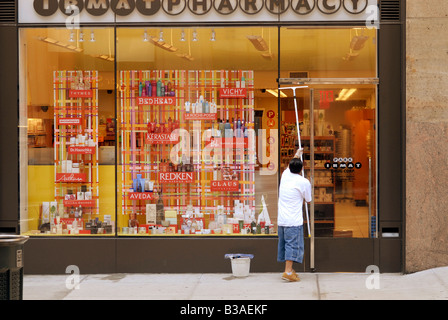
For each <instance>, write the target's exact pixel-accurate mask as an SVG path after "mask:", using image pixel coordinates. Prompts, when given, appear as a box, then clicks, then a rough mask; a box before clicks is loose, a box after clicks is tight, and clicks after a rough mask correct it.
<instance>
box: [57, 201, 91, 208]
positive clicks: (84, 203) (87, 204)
mask: <svg viewBox="0 0 448 320" xmlns="http://www.w3.org/2000/svg"><path fill="white" fill-rule="evenodd" d="M79 206H81V207H95V206H96V200H64V207H79Z"/></svg>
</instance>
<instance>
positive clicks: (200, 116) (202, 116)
mask: <svg viewBox="0 0 448 320" xmlns="http://www.w3.org/2000/svg"><path fill="white" fill-rule="evenodd" d="M216 119H218V114H216V113H184V120H216Z"/></svg>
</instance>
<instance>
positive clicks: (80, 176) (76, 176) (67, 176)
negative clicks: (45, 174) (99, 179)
mask: <svg viewBox="0 0 448 320" xmlns="http://www.w3.org/2000/svg"><path fill="white" fill-rule="evenodd" d="M55 182H86V174H85V173H56V181H55Z"/></svg>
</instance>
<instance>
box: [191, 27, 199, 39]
mask: <svg viewBox="0 0 448 320" xmlns="http://www.w3.org/2000/svg"><path fill="white" fill-rule="evenodd" d="M192 41H198V33H197V32H196V29H194V31H193V40H192Z"/></svg>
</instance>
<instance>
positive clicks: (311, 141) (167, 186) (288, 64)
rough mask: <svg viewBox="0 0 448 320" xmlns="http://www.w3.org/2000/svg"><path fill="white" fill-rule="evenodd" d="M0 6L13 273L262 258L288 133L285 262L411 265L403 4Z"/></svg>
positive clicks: (159, 268)
mask: <svg viewBox="0 0 448 320" xmlns="http://www.w3.org/2000/svg"><path fill="white" fill-rule="evenodd" d="M2 4H3V7H2V10H3V11H2V21H1V23H2V24H1V27H0V29H1V31H0V32H1V37H2V42H3V43H8V44H9V45H8V46H7V47H5V49H4V50H3V51H2V56H3V57H2V59H1V63H2V70H4V71H3V72H2V76H1V81H2V86H1V90H2V95H1V97H2V98H1V99H2V101H1V103H2V108H1V112H2V122H3V123H2V127H1V130H2V135H1V136H2V145H3V147H4V152H3V153H2V159H1V164H2V165H1V170H2V173H3V174H2V180H3V181H2V186H8V187H7V188H2V199H3V201H2V210H1V213H0V228H1V231H2V232H8V233H20V234H24V235H29V236H30V240H29V241H28V242H27V245H26V248H25V249H26V263H25V272H28V273H63V272H65V268H66V267H67V266H68V265H73V264H75V265H77V266H78V267H79V268H80V271H81V272H84V273H109V272H222V271H225V270H227V269H228V268H229V266H228V264H227V263H225V260H224V255H225V254H226V253H251V254H254V256H255V258H254V259H253V262H252V270H253V271H255V272H257V271H259V272H261V271H277V270H281V268H282V266H281V264H279V263H278V262H277V261H276V247H277V235H276V230H277V225H276V222H277V217H276V216H277V213H276V210H277V198H278V192H277V189H278V183H279V180H280V177H281V172H282V171H283V170H284V169H285V167H286V166H287V163H288V161H289V159H290V158H291V157H292V156H293V155H294V153H295V150H296V149H297V145H300V146H302V147H303V149H304V155H303V160H304V166H305V167H304V175H305V176H306V177H309V178H310V180H311V182H312V185H313V191H314V194H313V202H312V203H311V204H310V205H308V206H306V207H304V208H303V214H304V221H305V222H304V226H305V236H306V239H305V244H306V250H305V251H306V257H305V262H304V264H303V265H302V266H301V268H303V269H302V270H300V271H304V272H308V271H322V272H326V271H329V272H333V271H354V272H364V271H365V270H366V268H367V267H369V266H372V265H375V266H378V267H379V270H380V271H381V272H407V271H414V270H418V269H423V268H425V266H424V265H421V264H420V265H419V264H416V261H419V259H417V258H416V255H415V253H414V252H416V251H415V250H414V248H417V247H419V246H422V245H426V244H427V243H425V244H423V242H419V241H418V240H416V239H419V238H418V237H414V236H413V234H414V232H416V233H417V234H418V232H424V231H423V230H421V229H419V230H418V231H413V230H414V229H413V228H414V226H416V224H414V222H413V218H415V217H417V216H416V215H413V214H412V212H413V209H414V208H413V207H412V206H411V207H410V205H412V204H413V203H414V202H413V201H410V200H409V196H410V195H412V192H418V190H420V189H413V188H412V187H411V188H410V187H409V186H408V184H409V179H410V178H412V177H410V176H409V174H410V172H409V171H410V170H409V165H411V164H410V163H409V161H406V160H407V159H408V158H407V157H409V156H410V155H409V152H410V151H409V150H412V149H410V148H412V147H417V145H415V144H413V143H414V140H415V141H418V140H416V139H413V140H412V142H410V141H409V138H408V136H409V135H408V131H407V130H408V128H407V126H408V124H411V128H414V129H415V127H412V125H417V124H416V123H413V122H412V121H413V120H412V119H418V118H415V117H417V113H415V114H416V116H415V117H414V118H409V116H408V115H407V114H408V113H409V111H408V110H409V108H411V105H412V104H410V105H407V106H405V97H406V94H407V95H408V98H407V99H408V103H409V99H410V98H409V96H412V94H411V95H410V94H409V92H406V87H405V80H406V78H405V73H404V72H405V66H406V64H405V58H404V57H405V48H406V47H405V43H406V41H405V40H407V43H408V45H409V41H412V40H413V38H410V36H409V35H408V36H407V38H406V37H405V34H406V33H405V11H406V10H405V9H406V8H405V5H404V2H401V1H379V2H378V3H377V2H376V1H325V0H323V1H320V0H319V1H196V2H195V1H171V2H170V1H152V2H148V1H130V0H128V1H88V0H87V1H39V0H36V1H33V2H30V1H17V2H14V1H5V2H3V3H2ZM408 5H409V6H411V5H412V1H410V2H409V3H408ZM408 10H409V9H408ZM411 12H412V11H411ZM414 20H415V21H419V20H418V19H414ZM414 20H413V19H410V18H408V22H409V21H414ZM409 24H410V23H408V25H409ZM407 50H410V49H409V48H408V49H407ZM412 62H413V63H415V62H414V61H412ZM408 71H409V69H408ZM411 79H415V78H412V77H411ZM412 101H415V100H412ZM6 106H7V107H6ZM412 110H416V109H412ZM411 114H412V113H411ZM418 114H419V115H421V114H420V113H418ZM297 123H299V126H297ZM297 127H299V128H300V129H299V131H298V130H297ZM415 130H417V129H415ZM442 131H443V130H442ZM414 134H416V133H414ZM440 141H443V140H442V139H440ZM419 146H420V145H419ZM425 147H427V148H429V147H430V146H429V145H425ZM420 154H421V153H420V152H416V153H414V152H413V153H412V155H411V156H413V157H417V156H419V155H420ZM417 163H418V162H417ZM405 164H406V165H405ZM406 181H407V183H405V182H406ZM413 187H414V188H415V187H416V186H413ZM410 192H411V193H410ZM426 210H429V208H426ZM408 211H409V212H411V213H410V214H409V213H408ZM419 214H420V213H419ZM439 237H440V239H443V237H444V235H443V233H439ZM445 237H446V235H445ZM434 252H435V253H434V263H433V265H435V264H437V263H440V262H442V261H443V257H439V256H438V253H437V252H439V251H437V250H436V251H434ZM442 263H443V262H442Z"/></svg>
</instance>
